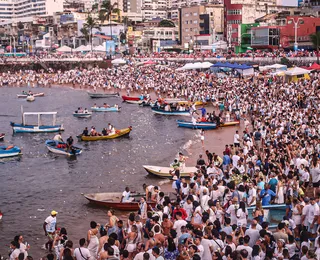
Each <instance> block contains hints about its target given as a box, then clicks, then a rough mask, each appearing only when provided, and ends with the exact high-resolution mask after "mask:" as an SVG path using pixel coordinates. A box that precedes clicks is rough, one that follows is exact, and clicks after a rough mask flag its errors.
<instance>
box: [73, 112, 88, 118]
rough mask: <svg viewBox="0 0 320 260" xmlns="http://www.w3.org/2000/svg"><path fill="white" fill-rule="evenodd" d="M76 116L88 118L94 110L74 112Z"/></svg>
mask: <svg viewBox="0 0 320 260" xmlns="http://www.w3.org/2000/svg"><path fill="white" fill-rule="evenodd" d="M73 116H74V117H78V118H88V117H91V116H92V112H88V113H73Z"/></svg>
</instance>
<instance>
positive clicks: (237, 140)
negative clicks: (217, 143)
mask: <svg viewBox="0 0 320 260" xmlns="http://www.w3.org/2000/svg"><path fill="white" fill-rule="evenodd" d="M233 143H235V144H239V143H240V136H239V134H234V136H233Z"/></svg>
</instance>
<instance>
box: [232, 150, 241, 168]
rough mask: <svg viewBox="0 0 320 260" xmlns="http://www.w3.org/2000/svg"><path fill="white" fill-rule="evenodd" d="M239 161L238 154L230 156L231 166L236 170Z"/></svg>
mask: <svg viewBox="0 0 320 260" xmlns="http://www.w3.org/2000/svg"><path fill="white" fill-rule="evenodd" d="M239 160H240V156H239V152H238V151H236V154H234V155H232V165H233V167H234V168H237V166H238V161H239Z"/></svg>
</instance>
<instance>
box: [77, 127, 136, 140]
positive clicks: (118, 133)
mask: <svg viewBox="0 0 320 260" xmlns="http://www.w3.org/2000/svg"><path fill="white" fill-rule="evenodd" d="M130 132H131V128H130V127H128V128H124V129H120V130H118V131H116V133H115V134H114V135H104V136H83V135H79V136H77V137H78V138H79V139H80V140H81V141H100V140H108V139H115V138H119V137H125V136H128V135H129V134H130Z"/></svg>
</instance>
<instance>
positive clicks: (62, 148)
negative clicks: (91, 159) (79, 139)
mask: <svg viewBox="0 0 320 260" xmlns="http://www.w3.org/2000/svg"><path fill="white" fill-rule="evenodd" d="M46 147H47V148H48V150H49V151H50V152H52V153H56V154H61V155H67V156H72V155H79V154H81V153H82V149H81V148H78V147H75V146H73V147H72V148H71V150H67V145H66V144H65V143H59V144H58V145H57V144H56V141H53V140H47V141H46Z"/></svg>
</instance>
